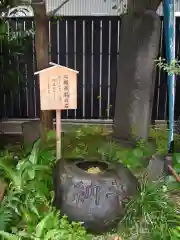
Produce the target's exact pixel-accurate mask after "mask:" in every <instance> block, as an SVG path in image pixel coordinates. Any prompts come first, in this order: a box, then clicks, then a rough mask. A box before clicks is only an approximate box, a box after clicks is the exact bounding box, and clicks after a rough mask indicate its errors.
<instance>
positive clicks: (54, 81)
mask: <svg viewBox="0 0 180 240" xmlns="http://www.w3.org/2000/svg"><path fill="white" fill-rule="evenodd" d="M50 65H53V66H51V67H49V68H45V69H43V70H41V71H39V72H35V74H39V81H40V82H39V83H40V84H39V85H40V105H41V110H44V111H46V110H55V111H56V157H57V159H60V158H61V132H62V129H61V110H68V109H76V108H77V74H78V71H75V70H73V69H70V68H67V67H64V66H61V65H58V64H55V63H52V62H50Z"/></svg>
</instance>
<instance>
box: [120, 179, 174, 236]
mask: <svg viewBox="0 0 180 240" xmlns="http://www.w3.org/2000/svg"><path fill="white" fill-rule="evenodd" d="M143 181H144V180H143ZM177 224H179V222H178V219H177V215H176V207H175V204H174V203H172V202H171V201H170V200H169V197H168V192H167V188H166V187H165V186H164V182H157V183H153V184H150V183H148V184H147V182H145V183H144V182H142V183H141V189H140V194H139V195H138V196H137V197H136V198H135V199H133V200H132V201H131V202H130V203H129V204H128V206H127V209H126V215H125V218H124V219H123V221H122V223H121V227H123V226H129V228H128V229H127V228H126V230H125V233H126V236H129V237H131V239H153V240H156V239H157V240H161V239H162V240H164V239H174V238H171V234H172V233H171V229H173V228H174V227H176V225H177ZM132 234H133V235H132Z"/></svg>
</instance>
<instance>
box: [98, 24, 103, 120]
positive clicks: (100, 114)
mask: <svg viewBox="0 0 180 240" xmlns="http://www.w3.org/2000/svg"><path fill="white" fill-rule="evenodd" d="M98 98H99V118H100V119H101V117H102V20H100V61H99V96H98Z"/></svg>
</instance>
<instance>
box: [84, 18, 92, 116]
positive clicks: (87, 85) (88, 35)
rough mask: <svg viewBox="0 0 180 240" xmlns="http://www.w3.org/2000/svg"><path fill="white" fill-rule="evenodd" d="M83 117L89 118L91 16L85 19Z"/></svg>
mask: <svg viewBox="0 0 180 240" xmlns="http://www.w3.org/2000/svg"><path fill="white" fill-rule="evenodd" d="M84 28H85V74H84V75H85V81H84V82H85V88H84V91H85V114H84V115H85V118H86V119H91V92H92V87H91V80H92V66H91V64H92V18H87V19H86V20H85V27H84Z"/></svg>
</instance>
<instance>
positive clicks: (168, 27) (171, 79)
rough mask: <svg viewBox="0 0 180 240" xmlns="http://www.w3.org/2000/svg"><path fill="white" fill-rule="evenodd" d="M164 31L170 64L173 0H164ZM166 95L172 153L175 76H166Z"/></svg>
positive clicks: (173, 46)
mask: <svg viewBox="0 0 180 240" xmlns="http://www.w3.org/2000/svg"><path fill="white" fill-rule="evenodd" d="M163 9H164V29H165V43H166V59H167V63H168V64H170V63H171V61H172V60H174V59H175V28H176V24H175V14H174V10H175V9H174V0H164V1H163ZM168 95H169V136H168V150H169V152H171V151H173V149H172V148H173V144H174V141H173V140H174V134H173V130H174V105H175V75H174V74H168Z"/></svg>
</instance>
